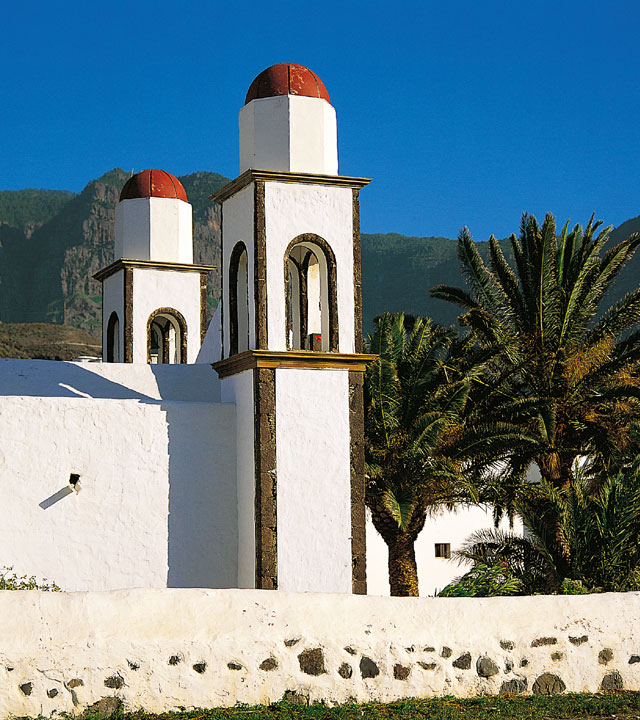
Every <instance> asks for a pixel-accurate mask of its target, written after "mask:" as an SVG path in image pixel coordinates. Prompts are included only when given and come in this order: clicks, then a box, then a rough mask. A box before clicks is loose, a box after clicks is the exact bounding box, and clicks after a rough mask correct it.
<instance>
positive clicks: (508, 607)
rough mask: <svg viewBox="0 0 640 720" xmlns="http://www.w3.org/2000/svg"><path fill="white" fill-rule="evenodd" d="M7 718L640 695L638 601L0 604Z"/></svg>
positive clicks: (91, 596)
mask: <svg viewBox="0 0 640 720" xmlns="http://www.w3.org/2000/svg"><path fill="white" fill-rule="evenodd" d="M0 637H1V638H2V643H1V644H0V717H2V718H7V717H9V716H10V715H21V716H24V715H29V716H32V717H34V716H36V715H38V714H43V715H51V714H52V713H53V712H54V711H57V712H62V711H65V712H69V713H79V712H81V711H83V710H84V709H86V708H87V707H88V706H90V705H91V704H93V703H95V702H97V701H99V700H101V699H102V698H105V697H117V698H120V699H121V701H122V703H123V705H124V708H125V709H126V710H136V709H139V708H144V709H145V710H147V711H151V712H163V711H169V710H181V709H193V708H200V707H202V708H206V707H216V706H218V707H219V706H231V705H234V704H236V703H247V704H258V703H269V702H273V701H276V700H279V699H281V698H282V697H283V696H285V695H286V694H287V693H296V694H298V695H302V696H304V697H305V698H308V699H309V701H310V702H314V701H323V702H326V703H328V704H333V703H345V702H349V701H358V702H364V701H370V700H379V701H391V700H395V699H398V698H404V697H427V696H437V695H457V696H460V697H470V696H474V695H485V694H498V693H504V692H518V693H543V694H547V693H557V692H564V691H567V692H599V691H609V690H618V689H625V690H639V689H640V594H638V593H625V594H613V593H610V594H605V595H591V596H578V597H553V596H550V597H528V598H487V599H481V600H475V599H466V598H415V599H414V598H407V599H404V598H402V599H400V598H384V597H362V596H350V595H324V594H311V593H309V594H296V593H286V592H274V591H261V590H126V591H124V590H123V591H113V592H93V593H44V592H36V591H26V592H11V591H3V592H0Z"/></svg>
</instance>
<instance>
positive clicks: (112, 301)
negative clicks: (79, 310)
mask: <svg viewBox="0 0 640 720" xmlns="http://www.w3.org/2000/svg"><path fill="white" fill-rule="evenodd" d="M114 311H115V312H116V314H117V315H118V355H119V357H118V358H117V360H116V362H122V360H123V357H124V355H123V348H124V271H122V270H121V271H119V272H117V273H114V274H113V275H110V276H109V277H108V278H106V279H105V280H104V282H103V283H102V359H103V360H104V361H106V359H107V329H108V327H109V318H110V317H111V313H112V312H114Z"/></svg>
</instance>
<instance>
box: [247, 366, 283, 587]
mask: <svg viewBox="0 0 640 720" xmlns="http://www.w3.org/2000/svg"><path fill="white" fill-rule="evenodd" d="M253 392H254V401H253V402H254V408H255V411H254V415H255V419H254V423H255V429H254V458H255V472H256V479H255V525H256V588H259V589H262V590H276V589H277V587H278V546H277V531H278V529H277V498H276V487H277V485H276V482H277V477H276V371H275V369H271V368H256V369H255V370H254V371H253Z"/></svg>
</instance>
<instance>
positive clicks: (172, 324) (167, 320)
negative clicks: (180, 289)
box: [147, 308, 187, 365]
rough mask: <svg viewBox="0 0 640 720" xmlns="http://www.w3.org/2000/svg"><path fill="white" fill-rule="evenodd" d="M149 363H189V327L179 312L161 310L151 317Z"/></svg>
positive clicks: (148, 325) (148, 347)
mask: <svg viewBox="0 0 640 720" xmlns="http://www.w3.org/2000/svg"><path fill="white" fill-rule="evenodd" d="M147 362H149V363H151V364H153V365H155V364H160V363H166V364H179V363H186V362H187V325H186V322H185V320H184V317H183V316H182V315H181V314H180V313H179V312H178V311H177V310H174V309H173V308H159V309H158V310H154V312H153V313H151V315H150V316H149V320H148V321H147Z"/></svg>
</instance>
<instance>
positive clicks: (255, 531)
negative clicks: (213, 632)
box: [212, 63, 371, 593]
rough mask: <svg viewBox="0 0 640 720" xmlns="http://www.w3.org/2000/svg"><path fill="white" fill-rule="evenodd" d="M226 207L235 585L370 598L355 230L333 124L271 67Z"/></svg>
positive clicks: (352, 187)
mask: <svg viewBox="0 0 640 720" xmlns="http://www.w3.org/2000/svg"><path fill="white" fill-rule="evenodd" d="M239 125H240V175H239V176H238V177H237V178H236V179H235V180H233V181H232V182H230V183H229V184H228V185H226V186H225V187H224V188H222V189H221V190H220V191H218V192H217V193H216V194H215V195H214V196H212V199H213V200H215V201H216V202H218V203H220V204H221V205H222V276H223V290H222V301H221V308H222V311H221V312H222V360H221V361H220V362H218V363H216V364H215V365H214V367H215V369H216V370H217V372H218V374H219V375H220V377H221V379H222V388H223V389H222V392H223V399H226V400H227V401H229V402H235V404H236V409H237V412H236V417H237V423H238V427H237V436H238V452H237V457H238V478H237V480H238V513H239V518H238V521H239V522H238V526H239V559H238V577H239V583H240V586H241V587H256V588H272V589H275V588H279V589H283V590H292V591H316V592H356V593H364V592H366V574H365V513H364V446H363V432H364V430H363V420H364V419H363V398H362V378H363V372H364V370H365V368H366V365H367V363H368V362H369V361H370V359H371V356H368V355H364V354H362V305H361V288H360V222H359V204H358V193H359V191H360V189H361V188H362V187H364V186H365V185H366V184H367V183H368V182H369V180H367V179H364V178H355V177H345V176H340V175H338V152H337V131H336V114H335V110H334V108H333V106H332V105H331V103H330V99H329V94H328V92H327V90H326V88H325V86H324V84H323V83H322V81H321V80H320V78H319V77H318V76H317V75H315V73H313V72H312V71H311V70H309V69H308V68H306V67H303V66H301V65H295V64H293V63H281V64H279V65H274V66H272V67H270V68H268V69H266V70H265V71H263V72H262V73H260V75H258V76H257V77H256V79H255V80H254V81H253V83H252V84H251V86H250V88H249V91H248V92H247V96H246V99H245V104H244V106H243V108H242V109H241V110H240V115H239Z"/></svg>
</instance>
